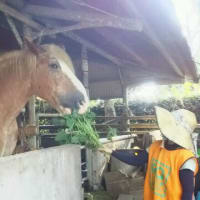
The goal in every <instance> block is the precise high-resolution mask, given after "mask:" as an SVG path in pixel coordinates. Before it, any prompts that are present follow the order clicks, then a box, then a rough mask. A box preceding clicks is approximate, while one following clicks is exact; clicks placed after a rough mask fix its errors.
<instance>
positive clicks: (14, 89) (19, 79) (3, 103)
mask: <svg viewBox="0 0 200 200" xmlns="http://www.w3.org/2000/svg"><path fill="white" fill-rule="evenodd" d="M11 59H12V58H11ZM0 61H1V62H0V122H3V124H8V125H9V124H10V123H11V122H12V121H13V120H14V119H15V118H16V116H17V115H18V114H19V112H20V110H21V109H22V108H23V107H24V105H25V104H26V102H27V101H28V99H29V98H30V96H31V95H32V93H31V77H30V73H27V70H22V69H20V66H19V69H18V72H16V70H10V71H9V69H8V68H9V67H10V66H9V64H8V66H5V65H6V62H4V61H3V60H2V59H0ZM16 63H17V62H16ZM19 64H20V62H19ZM3 65H4V66H3ZM26 67H29V66H26ZM16 69H17V68H16ZM8 71H9V73H7V72H8Z"/></svg>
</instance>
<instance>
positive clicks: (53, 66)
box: [49, 63, 59, 69]
mask: <svg viewBox="0 0 200 200" xmlns="http://www.w3.org/2000/svg"><path fill="white" fill-rule="evenodd" d="M49 66H50V67H51V68H52V69H58V68H59V64H58V63H51V64H49Z"/></svg>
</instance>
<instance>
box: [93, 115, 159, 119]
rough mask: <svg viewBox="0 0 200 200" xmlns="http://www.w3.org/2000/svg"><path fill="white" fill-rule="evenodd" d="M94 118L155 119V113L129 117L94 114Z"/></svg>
mask: <svg viewBox="0 0 200 200" xmlns="http://www.w3.org/2000/svg"><path fill="white" fill-rule="evenodd" d="M95 118H96V119H107V118H109V119H117V120H121V119H122V118H123V119H124V118H125V119H130V120H156V116H155V115H144V116H131V117H121V116H116V117H106V116H96V117H95Z"/></svg>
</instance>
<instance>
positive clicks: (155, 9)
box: [0, 0, 199, 200]
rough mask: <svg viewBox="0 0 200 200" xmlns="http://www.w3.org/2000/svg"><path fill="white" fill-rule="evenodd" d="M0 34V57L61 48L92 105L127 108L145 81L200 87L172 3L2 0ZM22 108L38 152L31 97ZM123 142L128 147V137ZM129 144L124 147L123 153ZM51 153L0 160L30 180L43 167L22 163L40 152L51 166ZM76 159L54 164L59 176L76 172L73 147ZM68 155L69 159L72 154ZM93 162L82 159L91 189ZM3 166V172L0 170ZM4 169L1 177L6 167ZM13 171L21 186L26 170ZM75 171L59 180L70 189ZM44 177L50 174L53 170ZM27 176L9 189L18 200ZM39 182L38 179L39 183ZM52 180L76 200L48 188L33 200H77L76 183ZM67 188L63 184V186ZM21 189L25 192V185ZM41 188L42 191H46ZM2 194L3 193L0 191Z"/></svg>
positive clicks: (52, 157)
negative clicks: (30, 48) (115, 101)
mask: <svg viewBox="0 0 200 200" xmlns="http://www.w3.org/2000/svg"><path fill="white" fill-rule="evenodd" d="M0 35H1V39H0V52H2V53H3V52H5V51H10V50H14V49H20V48H23V46H24V42H23V41H24V38H27V39H28V40H30V41H33V42H35V43H37V44H38V45H40V44H49V43H54V44H56V45H58V46H60V47H62V48H63V49H65V50H66V52H68V54H69V55H70V57H71V59H72V62H73V65H74V69H75V72H76V76H77V77H78V78H79V79H80V80H81V82H82V83H83V84H84V86H85V88H86V90H87V93H88V95H89V97H90V99H91V100H95V99H104V100H107V99H112V98H123V99H124V103H125V105H126V106H127V88H129V87H135V86H137V85H139V84H141V83H144V82H149V81H154V82H156V83H158V84H173V83H183V82H184V81H186V80H188V81H193V82H198V81H199V77H198V74H197V69H196V63H195V61H194V59H193V57H192V52H191V49H190V46H189V44H188V42H187V40H186V38H185V37H184V36H183V33H182V31H181V26H180V24H179V22H178V19H177V16H176V13H175V8H174V6H173V4H172V2H171V1H170V0H166V1H160V0H154V1H131V0H123V1H121V0H110V1H107V0H101V1H98V0H95V1H94V0H78V1H77V0H70V1H65V0H43V1H41V0H15V1H12V0H1V1H0ZM1 87H3V86H1ZM26 108H27V109H28V111H29V124H28V126H29V128H30V129H29V131H30V130H31V133H30V134H29V136H30V137H29V141H30V145H31V146H32V148H33V149H34V148H37V147H39V145H38V143H37V141H38V140H37V139H36V136H35V135H34V136H33V135H32V133H37V132H38V130H37V129H35V126H36V125H37V124H36V122H37V119H36V115H35V98H34V97H33V98H32V99H31V100H30V102H29V105H28V106H27V107H26ZM37 127H39V126H37ZM24 130H25V129H24ZM125 137H126V136H125ZM122 140H123V138H122ZM127 140H128V141H129V140H130V138H127ZM104 142H105V141H104ZM118 142H119V141H118ZM119 143H121V141H120V142H119ZM122 143H123V142H122ZM128 145H129V144H128ZM128 145H127V144H125V146H126V147H128ZM60 150H61V151H63V149H62V148H61V149H60V148H58V151H60ZM52 151H55V153H56V151H57V150H56V149H55V150H53V149H52V150H49V151H48V150H45V151H41V152H40V150H39V151H38V153H33V152H28V153H26V154H25V155H24V156H23V155H22V156H18V155H17V156H12V157H11V158H9V159H8V160H7V159H2V160H0V162H3V163H4V162H5V166H6V165H7V164H6V162H8V163H10V162H11V163H12V165H13V166H15V165H17V163H18V162H19V160H20V162H21V163H23V164H24V166H25V167H26V171H30V172H33V173H30V174H29V175H30V176H31V177H32V178H33V179H34V178H35V176H37V175H38V174H41V173H42V172H43V171H41V170H43V168H40V169H38V170H39V173H38V171H37V170H36V171H34V169H33V168H32V167H28V166H27V165H26V162H28V161H27V159H29V155H30V158H31V160H32V159H33V162H34V159H35V157H37V158H36V160H38V162H40V161H41V160H43V157H42V154H44V155H46V153H47V154H48V155H49V156H50V158H51V159H49V165H51V164H52V162H53V163H54V161H55V159H54V156H57V155H54V153H53V152H52ZM71 151H73V150H72V149H70V150H68V149H67V147H66V155H65V153H62V152H60V153H59V155H60V154H62V155H61V157H62V158H63V157H67V156H68V155H67V153H70V154H71V153H72V152H71ZM79 151H80V148H79ZM73 152H74V151H73ZM40 153H41V159H40V156H39V154H40ZM90 153H91V152H90ZM90 153H89V154H90ZM37 154H38V156H39V157H38V156H37ZM75 154H76V155H75V156H74V157H73V156H69V158H68V161H69V162H70V164H69V162H68V163H67V164H66V162H65V161H66V160H65V161H63V162H62V160H59V161H58V163H59V162H61V163H60V164H59V166H60V168H61V171H59V173H62V172H63V171H62V170H63V169H67V168H66V165H68V167H70V168H74V166H76V167H77V168H76V170H77V171H79V170H80V172H81V163H80V152H79V153H77V149H75ZM77 154H79V156H78V155H77ZM72 155H74V154H73V153H72ZM101 156H102V155H101ZM101 156H100V157H101ZM23 157H24V158H23ZM27 157H28V158H27ZM91 157H92V158H91V159H90V161H88V162H89V166H90V171H89V173H90V176H89V179H90V180H91V182H92V181H93V185H94V186H95V184H96V185H98V184H100V181H99V180H97V178H96V177H95V176H94V174H92V173H93V172H94V171H95V170H96V171H97V170H98V168H94V165H95V164H96V166H95V167H98V164H99V165H101V164H102V162H104V160H105V159H102V160H101V158H99V159H98V161H95V159H97V158H98V155H96V156H95V155H94V154H92V155H91ZM77 158H78V159H77ZM29 160H30V159H29ZM47 162H48V161H47ZM23 164H22V165H23ZM39 164H41V163H39ZM54 164H55V163H54ZM2 167H3V168H5V167H4V165H2ZM52 167H53V168H54V169H51V170H53V171H54V170H55V171H56V167H57V166H56V164H55V166H52ZM78 169H79V170H78ZM5 170H6V171H7V169H5ZM9 170H10V169H9ZM17 170H18V171H17V172H11V173H14V174H15V173H17V178H18V179H17V180H19V179H20V177H21V175H20V173H21V171H20V170H22V171H24V168H23V169H21V168H20V169H18V168H17ZM1 171H2V170H1ZM55 171H54V172H55ZM66 171H67V170H66ZM77 171H75V170H74V171H72V172H71V173H72V174H73V175H74V176H75V177H76V174H78V175H77V176H78V177H76V178H73V177H72V178H71V177H69V176H68V175H66V174H65V175H66V176H65V178H66V179H68V178H69V179H70V180H71V183H74V180H75V179H77V180H78V179H79V180H78V181H81V178H80V173H78V172H77ZM49 172H50V173H52V171H49ZM7 173H10V172H9V171H7V172H6V173H5V174H4V176H5V177H7ZM44 173H45V172H44ZM29 175H27V174H26V173H24V174H23V175H22V177H25V178H23V179H22V182H21V183H20V184H21V186H20V190H15V191H13V192H16V194H17V195H18V196H20V198H21V199H22V200H23V199H28V198H27V196H25V195H24V193H23V192H22V188H23V187H24V186H25V185H26V181H25V180H26V176H29ZM40 177H43V178H44V179H45V177H46V176H43V175H41V176H40ZM40 177H37V178H38V180H39V179H40ZM5 179H6V178H5ZM44 179H43V180H44ZM108 179H109V177H108ZM30 180H32V179H30ZM50 181H57V182H56V183H57V187H61V188H62V189H63V191H64V188H66V187H67V188H68V190H70V191H71V192H72V191H74V193H76V192H75V190H76V191H79V192H78V193H77V194H78V195H79V197H75V196H69V195H70V194H71V193H70V192H69V193H68V194H69V195H68V194H65V193H62V191H60V190H59V191H58V192H57V191H54V190H52V191H51V192H52V196H53V197H52V198H51V197H49V195H45V193H46V194H48V190H45V189H43V190H41V188H40V189H39V187H36V188H35V190H34V194H33V195H32V196H33V197H35V194H37V193H38V192H39V193H42V194H43V195H44V196H43V197H42V198H40V199H42V200H46V199H59V200H62V199H63V200H64V199H69V200H73V199H74V200H78V198H82V197H81V195H82V194H81V193H80V184H79V186H77V187H76V188H72V186H73V187H74V184H71V183H69V182H65V181H66V180H65V181H64V180H63V179H62V180H61V179H60V177H56V179H55V180H53V177H52V180H50ZM124 181H125V180H124ZM6 183H7V185H6V186H5V188H6V190H5V191H8V188H9V184H10V183H9V182H6ZM42 183H43V182H42ZM77 183H79V182H77ZM17 184H18V183H17ZM36 184H38V183H36ZM45 184H46V183H45V181H44V185H45ZM66 184H68V185H67V186H66ZM127 184H128V183H127ZM37 186H38V185H37ZM27 187H29V189H30V187H31V184H29V185H27ZM33 187H34V186H33ZM44 187H46V189H48V186H44ZM1 189H2V190H4V188H1V187H0V190H1ZM37 189H38V190H37ZM71 189H74V190H71ZM68 190H67V191H68ZM19 191H20V193H19ZM54 192H55V193H54ZM60 192H61V193H62V194H64V195H61V196H60V194H58V193H60ZM13 195H14V193H13ZM58 195H59V196H58ZM67 195H68V196H67ZM124 198H125V197H124ZM7 199H9V200H10V197H9V196H8V197H7V198H5V200H7ZM29 199H31V198H29ZM32 199H33V198H32Z"/></svg>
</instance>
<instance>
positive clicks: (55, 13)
mask: <svg viewBox="0 0 200 200" xmlns="http://www.w3.org/2000/svg"><path fill="white" fill-rule="evenodd" d="M25 11H26V12H27V13H28V14H31V15H35V16H40V17H41V16H42V17H47V18H55V19H62V20H69V21H75V22H88V23H91V24H98V25H100V24H101V26H109V27H113V28H120V29H124V30H130V31H142V24H141V23H140V21H139V20H138V19H127V18H121V17H117V16H115V17H114V16H113V17H111V16H105V15H102V14H98V13H95V12H92V13H90V12H87V11H82V10H78V11H76V10H70V9H59V8H50V7H45V6H35V5H30V6H27V7H26V8H25Z"/></svg>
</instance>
